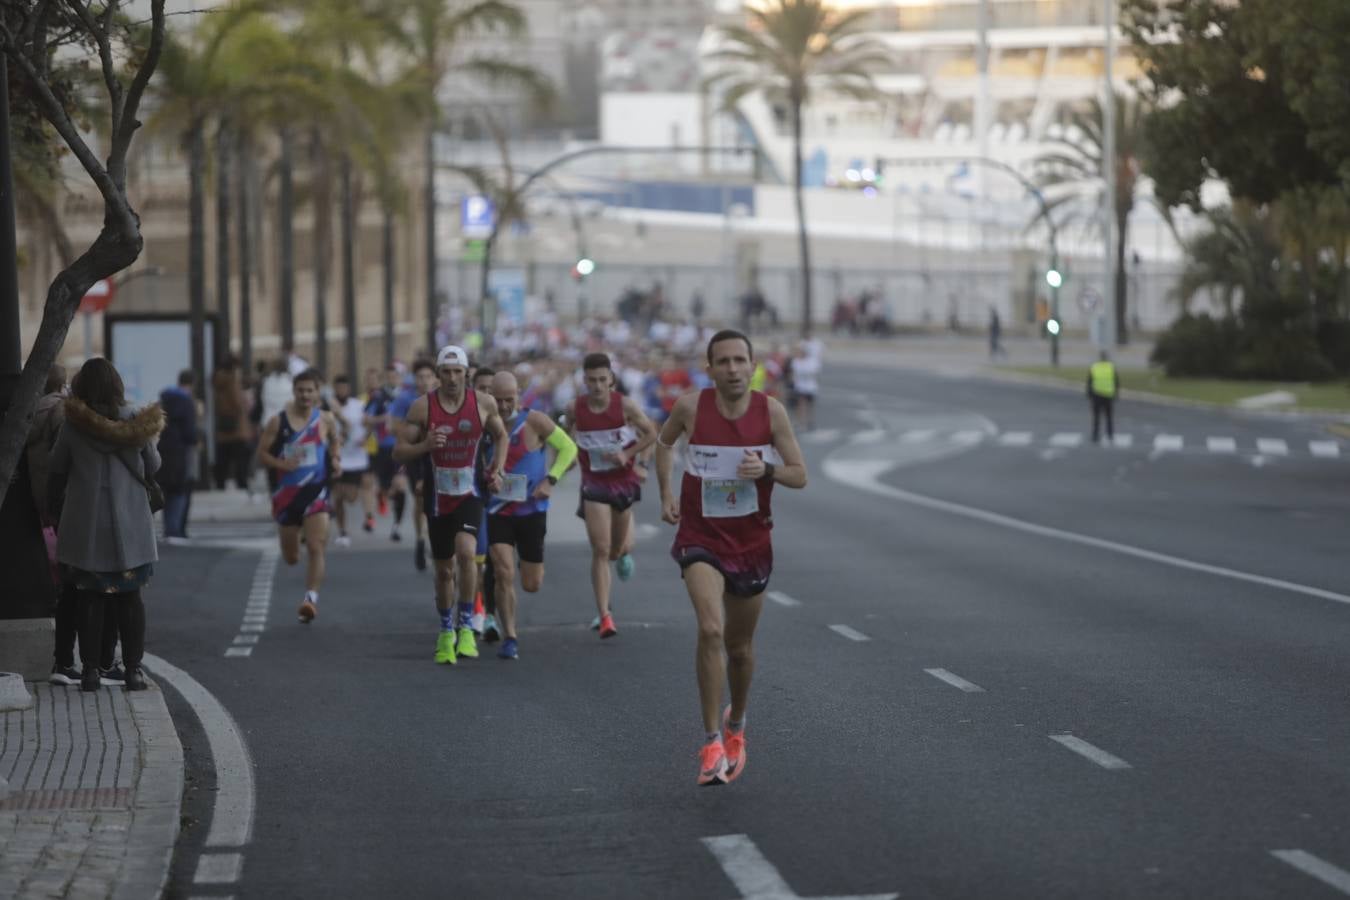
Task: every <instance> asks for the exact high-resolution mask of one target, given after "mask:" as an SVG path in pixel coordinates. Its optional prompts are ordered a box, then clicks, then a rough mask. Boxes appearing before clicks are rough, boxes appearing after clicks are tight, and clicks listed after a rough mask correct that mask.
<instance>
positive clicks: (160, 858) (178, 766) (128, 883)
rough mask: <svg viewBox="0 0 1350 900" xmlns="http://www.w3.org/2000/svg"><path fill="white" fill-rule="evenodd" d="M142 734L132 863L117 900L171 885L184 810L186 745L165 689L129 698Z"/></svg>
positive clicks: (137, 898)
mask: <svg viewBox="0 0 1350 900" xmlns="http://www.w3.org/2000/svg"><path fill="white" fill-rule="evenodd" d="M128 701H129V702H130V704H131V714H132V716H133V717H134V718H135V720H136V731H137V733H138V735H139V753H140V763H141V767H140V776H139V777H138V778H137V780H136V788H135V793H134V794H133V796H132V801H131V810H132V817H131V827H130V828H129V829H128V833H127V862H126V864H125V866H124V867H123V869H122V872H121V873H120V877H119V879H118V882H117V885H116V887H115V888H114V890H113V893H112V897H113V900H142V898H146V897H160V896H162V895H163V893H164V888H165V886H166V885H167V884H168V880H169V866H170V864H171V863H172V861H173V848H174V845H175V844H176V843H177V841H178V832H179V826H180V817H181V815H182V806H183V778H184V775H183V744H182V742H180V741H179V740H178V731H177V729H175V728H174V725H173V718H172V717H171V716H170V715H169V707H168V705H167V704H166V703H165V702H164V693H163V692H162V691H161V690H160V688H159V686H158V685H156V684H154V683H150V684H149V688H148V689H147V690H144V691H134V692H131V693H129V694H128Z"/></svg>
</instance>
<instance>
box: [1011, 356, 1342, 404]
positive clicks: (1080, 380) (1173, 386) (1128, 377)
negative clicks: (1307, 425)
mask: <svg viewBox="0 0 1350 900" xmlns="http://www.w3.org/2000/svg"><path fill="white" fill-rule="evenodd" d="M1002 368H1005V369H1006V370H1007V371H1010V372H1020V373H1022V374H1024V375H1038V376H1041V377H1043V378H1057V379H1059V380H1060V381H1066V382H1070V383H1073V384H1079V385H1083V386H1084V389H1085V390H1086V386H1087V369H1086V368H1084V367H1078V366H1061V367H1059V368H1058V369H1056V368H1053V367H1051V366H1005V367H1002ZM1120 382H1121V387H1122V389H1123V391H1124V393H1125V395H1126V396H1127V397H1128V396H1129V393H1130V391H1143V392H1147V393H1150V394H1160V395H1162V396H1164V397H1176V398H1179V399H1182V400H1198V401H1200V402H1202V403H1214V404H1217V405H1219V406H1233V405H1236V403H1237V402H1238V401H1239V400H1241V399H1242V398H1244V397H1251V396H1254V395H1256V394H1265V393H1269V392H1270V391H1288V392H1289V393H1291V394H1293V395H1294V398H1295V400H1294V402H1295V407H1296V408H1297V409H1303V410H1316V411H1320V412H1328V411H1329V412H1350V383H1346V382H1344V381H1331V382H1327V383H1326V384H1305V383H1298V384H1291V383H1286V382H1279V381H1231V380H1228V379H1223V378H1169V377H1168V376H1167V375H1164V374H1163V373H1162V372H1161V371H1158V370H1153V369H1120Z"/></svg>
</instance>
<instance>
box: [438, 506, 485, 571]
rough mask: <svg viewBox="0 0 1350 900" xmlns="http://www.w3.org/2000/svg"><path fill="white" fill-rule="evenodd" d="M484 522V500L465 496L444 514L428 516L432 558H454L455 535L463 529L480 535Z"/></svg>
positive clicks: (474, 534)
mask: <svg viewBox="0 0 1350 900" xmlns="http://www.w3.org/2000/svg"><path fill="white" fill-rule="evenodd" d="M482 524H483V501H482V500H480V499H478V498H477V497H465V498H464V499H463V500H461V501H460V502H459V506H456V507H455V508H454V510H453V511H451V512H448V513H446V514H445V515H443V516H427V537H428V538H430V539H431V558H432V559H439V560H447V559H453V558H454V556H455V536H456V535H457V534H459V533H460V532H461V531H462V532H464V533H465V534H469V535H473V536H474V538H477V537H478V529H479V528H480V527H481V526H482Z"/></svg>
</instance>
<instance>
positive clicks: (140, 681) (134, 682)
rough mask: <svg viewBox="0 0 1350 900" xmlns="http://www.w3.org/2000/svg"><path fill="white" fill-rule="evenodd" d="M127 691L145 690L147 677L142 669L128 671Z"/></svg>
mask: <svg viewBox="0 0 1350 900" xmlns="http://www.w3.org/2000/svg"><path fill="white" fill-rule="evenodd" d="M127 690H129V691H143V690H145V675H144V673H142V672H141V670H140V669H127Z"/></svg>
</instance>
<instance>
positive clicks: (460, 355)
mask: <svg viewBox="0 0 1350 900" xmlns="http://www.w3.org/2000/svg"><path fill="white" fill-rule="evenodd" d="M441 366H462V367H463V368H465V369H467V368H468V367H469V354H467V353H465V352H464V348H463V347H456V346H455V345H454V344H447V345H446V346H444V347H442V348H441V352H440V353H438V354H437V355H436V368H438V369H439V368H440V367H441Z"/></svg>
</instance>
